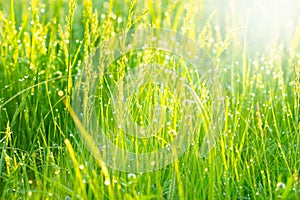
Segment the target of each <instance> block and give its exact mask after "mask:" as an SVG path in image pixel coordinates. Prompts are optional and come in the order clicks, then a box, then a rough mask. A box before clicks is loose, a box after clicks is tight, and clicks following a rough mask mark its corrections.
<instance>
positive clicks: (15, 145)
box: [0, 0, 300, 199]
mask: <svg viewBox="0 0 300 200" xmlns="http://www.w3.org/2000/svg"><path fill="white" fill-rule="evenodd" d="M214 10H215V9H214V8H211V7H210V6H209V5H208V3H205V2H202V1H199V2H194V1H190V2H188V1H186V2H185V1H167V0H164V1H161V2H159V1H155V2H154V1H148V0H147V1H137V2H136V1H128V0H126V1H113V0H110V1H106V2H102V1H98V0H95V1H90V0H82V1H78V2H77V1H75V0H71V1H69V2H68V1H63V0H55V1H41V0H32V1H30V2H29V1H26V0H21V1H14V0H11V1H6V2H0V56H1V57H0V141H1V143H0V149H1V151H0V199H298V198H300V185H299V175H300V134H299V127H300V125H299V93H300V86H299V76H300V53H299V52H300V47H299V39H300V26H299V23H300V22H299V20H298V22H297V21H295V23H294V29H293V31H292V33H291V36H289V37H274V38H269V41H268V42H266V43H267V44H268V45H266V46H257V45H256V44H255V45H254V44H253V43H251V41H249V37H248V35H247V33H248V32H247V31H248V29H247V20H246V19H244V18H242V19H240V18H238V17H237V16H235V10H234V9H233V8H232V9H229V10H227V11H223V10H221V11H220V10H219V11H217V12H214ZM149 25H151V27H158V28H168V29H171V30H173V31H179V32H181V33H182V34H184V35H186V36H188V37H190V38H191V39H193V40H195V41H196V42H197V43H198V44H199V46H201V47H203V48H204V49H205V51H206V52H207V53H208V55H209V57H210V58H211V60H212V62H213V63H214V68H215V70H216V71H217V72H218V75H219V76H218V79H219V81H220V83H221V85H222V89H223V93H222V94H223V96H224V106H223V108H224V111H222V112H221V114H220V115H221V116H220V118H221V119H222V120H221V122H222V123H219V124H217V130H218V132H219V133H218V138H217V142H216V145H215V146H214V148H212V150H211V151H210V152H209V153H208V154H207V155H206V156H205V157H200V156H199V152H200V147H201V142H202V139H203V134H204V133H205V132H206V131H207V128H205V124H209V123H210V121H209V120H210V119H211V118H210V117H208V118H205V117H203V115H201V116H199V119H201V120H202V121H203V124H202V126H201V127H199V129H197V130H195V131H199V132H200V133H201V134H199V135H200V136H199V138H196V140H195V142H193V143H192V145H191V146H190V147H189V148H188V150H187V152H186V153H185V154H184V155H183V156H181V157H180V158H179V159H178V160H176V161H175V162H174V163H173V164H171V165H168V166H167V167H165V168H162V169H160V170H157V171H153V172H143V173H131V172H121V171H118V170H113V169H110V168H108V167H106V166H105V165H103V164H102V163H101V162H100V161H99V160H97V159H95V158H94V157H93V155H92V154H91V151H89V150H87V148H86V146H85V145H84V144H83V142H82V141H81V139H80V135H79V134H78V131H77V130H78V129H77V128H76V122H77V121H76V120H74V116H73V117H72V115H70V112H69V110H68V108H66V107H68V105H72V101H73V99H72V94H73V93H74V90H75V89H76V77H77V74H78V72H80V71H82V70H86V69H87V68H86V64H85V63H89V62H90V59H91V55H93V52H95V50H96V49H97V46H98V45H99V44H102V43H103V42H104V41H106V40H107V39H109V38H111V37H112V36H114V35H116V34H119V33H122V32H123V31H126V30H133V29H138V28H146V27H149ZM156 53H157V52H156ZM148 54H150V55H151V54H153V52H142V54H141V55H140V56H137V55H128V57H129V60H128V61H126V62H128V63H130V64H129V65H128V64H126V62H125V61H124V58H120V59H119V62H115V63H112V65H111V66H109V67H108V68H107V71H105V73H104V74H105V75H104V76H103V77H102V78H101V79H100V80H99V82H100V83H99V85H98V89H97V94H98V96H99V99H96V102H98V103H99V104H98V105H99V106H98V105H97V115H98V119H99V122H100V123H101V125H102V126H103V129H104V130H105V131H107V133H106V134H107V135H109V137H111V139H112V140H113V141H114V142H115V144H116V145H119V146H120V147H123V148H127V149H131V148H133V149H134V147H135V146H134V145H133V146H130V145H132V143H133V142H132V143H130V142H129V143H128V138H130V139H132V141H135V142H136V143H135V144H139V145H138V146H139V147H140V148H141V149H140V152H143V151H153V150H155V149H159V148H161V147H163V146H164V143H163V142H161V140H160V139H159V138H158V139H157V138H154V139H153V140H149V141H147V140H142V141H137V140H134V138H132V137H131V136H126V135H125V134H124V133H122V132H121V131H119V132H118V130H119V129H118V124H117V123H116V122H115V121H114V120H110V119H111V118H113V107H111V106H110V104H109V100H110V96H109V95H110V89H111V88H113V87H114V86H115V85H116V83H117V82H118V80H120V79H121V77H122V76H123V75H124V73H125V72H127V71H128V70H129V69H128V66H129V68H130V67H133V66H132V65H134V64H135V63H134V62H135V60H136V62H137V63H136V64H137V65H139V64H142V63H151V62H153V60H151V59H150V60H149V56H148ZM157 54H158V55H157ZM157 54H155V55H156V57H154V58H153V59H154V60H155V61H156V62H158V63H161V64H165V65H166V63H168V64H167V65H170V68H172V67H173V68H175V69H179V68H178V66H175V67H174V65H172V62H171V61H170V62H166V60H165V58H166V55H165V54H164V53H162V52H159V51H158V53H157ZM122 59H123V60H122ZM175 61H176V60H175ZM177 61H178V60H177ZM175 63H176V62H175ZM177 63H178V62H177ZM179 67H180V66H179ZM182 69H184V70H186V71H184V70H183V71H181V72H182V74H183V75H184V76H186V78H187V79H189V80H190V83H193V84H194V83H195V82H197V83H199V80H200V79H201V78H199V76H198V74H195V73H191V72H190V71H189V70H188V69H189V68H188V66H185V67H184V68H182ZM77 78H78V77H77ZM193 84H192V88H193V89H194V90H195V91H196V94H197V95H198V96H199V98H200V99H205V95H204V92H205V91H206V87H205V84H204V85H201V86H203V88H202V87H201V88H199V87H198V85H195V84H194V85H193ZM197 89H198V91H197ZM156 90H157V91H158V90H159V88H156V86H153V85H151V84H150V85H147V86H145V87H144V88H142V90H141V92H140V93H139V94H138V95H137V96H136V98H132V99H131V102H132V103H131V104H132V107H131V110H130V112H129V113H130V116H132V118H133V121H135V122H136V123H138V124H141V123H145V124H147V123H150V122H149V121H148V120H149V119H148V118H147V115H148V114H149V113H148V112H149V109H150V110H151V109H152V107H151V106H152V104H151V102H152V101H155V98H157V96H155V95H153V91H156ZM206 92H207V91H206ZM157 93H159V92H157ZM168 94H169V93H168V91H167V92H166V93H165V94H164V95H162V94H161V96H160V95H158V96H159V97H161V98H160V99H159V100H158V101H159V102H160V104H161V106H170V105H169V104H172V98H171V97H172V95H170V96H171V97H170V96H168ZM205 94H207V95H208V96H209V95H210V93H209V92H207V93H205ZM203 96H204V97H203ZM100 97H101V98H100ZM145 99H146V102H145V101H143V100H145ZM153 99H154V100H153ZM170 99H171V100H170ZM177 100H178V99H177ZM173 101H174V102H176V98H175V100H173ZM69 103H70V104H69ZM211 103H212V102H210V101H209V100H208V103H207V104H205V108H206V109H207V113H206V114H207V115H208V116H210V115H213V113H211V111H212V110H211ZM141 105H142V106H141ZM174 106H175V109H174V110H175V111H174V112H175V114H174V113H173V114H172V113H171V114H170V116H169V117H170V118H169V120H171V121H167V122H166V123H168V122H169V124H176V120H175V119H178V118H180V117H181V114H180V108H178V107H176V105H174ZM168 109H171V106H170V107H169V108H168ZM176 109H177V110H176ZM190 114H195V113H190ZM197 114H199V113H197ZM204 114H205V113H204ZM199 115H200V114H199ZM172 117H173V118H172ZM205 120H208V121H205ZM77 123H78V122H77ZM77 125H78V124H77ZM173 129H176V127H173ZM173 129H172V128H170V127H167V126H166V127H165V129H164V130H163V131H162V132H161V133H160V135H159V137H160V138H164V139H165V140H167V141H170V140H172V136H171V135H170V134H169V133H168V131H170V130H172V131H173V132H172V133H173V134H174V130H173ZM110 131H114V132H115V133H119V134H116V135H112V134H110ZM175 132H176V130H175ZM130 141H131V140H130Z"/></svg>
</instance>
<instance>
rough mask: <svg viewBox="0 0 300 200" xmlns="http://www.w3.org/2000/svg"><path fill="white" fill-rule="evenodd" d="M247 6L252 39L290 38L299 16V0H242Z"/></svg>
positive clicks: (259, 40)
mask: <svg viewBox="0 0 300 200" xmlns="http://www.w3.org/2000/svg"><path fill="white" fill-rule="evenodd" d="M243 3H244V4H245V7H246V8H248V13H249V15H248V20H249V24H248V31H249V34H250V35H249V36H250V37H251V38H252V39H257V40H258V42H261V40H263V41H266V40H268V38H269V39H270V38H274V37H278V38H281V39H283V38H290V37H291V35H292V34H293V32H294V31H295V28H296V24H297V21H298V20H299V17H300V1H299V0H253V1H243Z"/></svg>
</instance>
